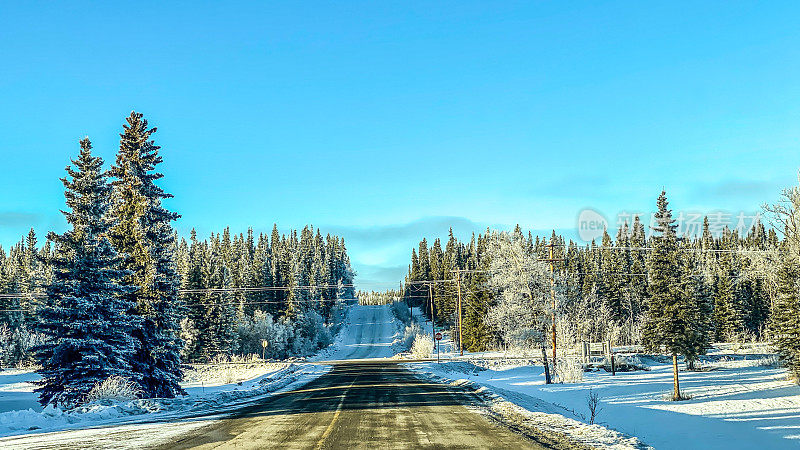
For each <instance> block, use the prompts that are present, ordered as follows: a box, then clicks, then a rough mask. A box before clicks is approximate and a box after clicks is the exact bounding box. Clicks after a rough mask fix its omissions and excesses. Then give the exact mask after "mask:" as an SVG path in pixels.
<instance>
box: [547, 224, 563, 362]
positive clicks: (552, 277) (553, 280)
mask: <svg viewBox="0 0 800 450" xmlns="http://www.w3.org/2000/svg"><path fill="white" fill-rule="evenodd" d="M554 246H555V243H554V242H553V239H552V238H551V239H550V243H549V244H547V245H545V247H548V248H549V249H550V255H549V258H547V259H546V260H545V261H547V262H549V263H550V298H551V299H552V301H553V317H552V319H553V320H552V322H553V326H552V330H551V331H552V336H551V337H552V344H553V367H555V363H556V275H555V268H554V267H553V262H555V261H563V259H561V258H558V259H557V258H554V257H553V247H554Z"/></svg>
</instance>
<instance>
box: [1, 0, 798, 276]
mask: <svg viewBox="0 0 800 450" xmlns="http://www.w3.org/2000/svg"><path fill="white" fill-rule="evenodd" d="M162 3H166V2H144V1H142V2H135V3H130V4H128V5H127V6H123V5H122V4H119V3H116V2H93V3H83V2H58V3H54V2H47V3H45V2H42V3H34V2H2V3H0V61H2V64H1V66H0V154H1V155H2V164H3V171H2V174H3V175H2V176H0V243H2V244H3V245H4V247H6V248H7V247H8V245H9V244H11V243H13V242H14V241H16V240H17V239H18V238H19V237H20V236H21V235H22V234H24V233H25V232H26V231H27V229H28V228H29V227H30V226H33V227H35V228H36V230H37V231H38V232H40V233H41V234H44V232H46V231H47V230H50V229H52V230H61V229H63V227H64V221H63V219H62V218H61V217H60V214H59V213H58V210H59V209H60V208H63V204H64V203H63V201H64V200H63V189H62V186H61V183H60V182H59V181H58V178H59V177H61V176H63V174H64V171H63V169H64V166H65V165H66V164H67V163H68V159H69V158H70V157H73V156H74V155H76V154H77V151H78V139H80V138H81V137H83V136H85V135H88V136H89V137H90V138H91V139H92V140H93V142H94V145H95V149H96V150H97V153H98V154H100V155H101V156H103V157H104V158H105V159H106V161H107V162H111V161H113V155H114V153H115V151H116V149H117V146H118V134H119V132H120V130H121V126H122V123H123V120H124V117H125V116H126V115H127V114H128V113H129V112H130V111H131V110H132V109H135V110H137V111H140V112H143V113H144V114H145V115H146V117H147V118H148V119H149V120H150V122H151V123H152V124H153V125H155V126H157V127H158V128H159V131H158V133H157V134H156V141H157V143H158V144H160V145H161V146H162V147H163V150H162V153H163V156H164V159H165V163H164V165H163V171H164V172H165V173H166V178H165V179H164V183H163V185H164V187H165V188H166V189H167V190H168V191H169V192H172V193H174V194H175V199H174V200H173V201H171V202H170V204H169V206H170V207H171V208H172V209H174V210H177V211H178V212H180V213H181V214H182V215H183V219H181V220H180V222H179V223H178V224H177V225H176V226H177V228H178V230H179V231H180V232H181V233H182V234H186V233H187V232H188V230H189V229H190V228H191V227H193V226H194V227H197V229H198V230H199V232H200V233H202V234H206V233H208V232H210V231H211V230H220V229H221V228H223V227H224V226H226V225H230V226H231V227H232V229H233V230H235V231H243V230H244V229H245V228H246V227H247V226H248V225H252V226H254V227H255V228H256V229H257V230H264V231H268V230H269V229H270V228H271V226H272V223H273V222H277V223H278V224H279V227H280V228H281V229H287V228H289V227H301V226H302V225H303V224H306V223H313V224H314V225H316V226H319V227H321V228H322V230H323V232H326V231H331V232H337V233H341V234H342V235H344V236H345V238H346V239H347V240H348V243H349V247H350V250H351V253H352V258H353V260H354V263H355V266H356V268H357V269H358V271H359V272H360V274H361V276H360V278H359V281H360V282H361V283H362V287H364V288H369V287H375V286H373V285H372V284H371V283H375V282H384V283H386V286H395V285H396V283H397V282H399V281H400V277H401V276H402V272H403V267H404V266H405V265H406V264H407V263H408V255H409V253H410V250H411V247H412V246H413V245H415V243H416V242H417V241H419V239H420V238H421V237H422V235H423V234H424V235H427V236H428V237H432V236H444V235H445V234H446V232H447V227H448V226H449V225H450V224H452V225H454V227H455V231H456V233H457V234H458V235H460V236H467V235H468V234H469V233H470V232H472V231H473V230H474V229H481V228H484V227H485V226H487V225H495V226H501V227H507V226H512V225H513V224H515V223H520V224H521V225H522V226H523V227H525V228H529V229H534V230H546V229H549V228H557V229H559V230H572V229H574V227H575V223H576V217H577V215H578V212H579V211H580V210H581V209H582V208H585V207H592V208H594V209H596V210H597V211H600V212H602V213H603V214H605V215H607V216H608V217H609V218H610V219H611V220H613V217H614V216H615V215H616V214H617V213H618V212H620V211H648V210H650V209H652V207H653V204H654V202H655V197H656V196H657V195H658V193H659V191H660V190H661V188H662V187H665V188H666V189H667V192H668V194H669V196H670V200H671V203H672V206H673V208H675V209H676V210H687V211H689V210H691V211H702V212H711V211H716V210H724V211H731V212H733V213H735V212H738V211H756V210H758V208H759V205H760V204H761V203H763V202H765V201H774V200H775V199H776V198H777V196H778V194H779V190H780V188H782V187H785V186H787V185H790V184H792V183H794V182H796V170H797V168H798V165H800V161H799V159H800V158H798V155H800V152H798V150H800V141H799V140H798V137H800V122H799V121H798V119H800V32H799V31H798V30H800V26H798V21H797V19H798V17H800V4H799V3H797V2H778V1H771V2H755V1H753V2H730V1H725V2H678V1H671V2H660V3H656V2H639V1H632V2H598V1H591V2H583V3H582V2H520V3H514V2H483V3H478V2H466V1H457V2H429V3H418V2H409V1H400V2H385V1H380V2H354V1H348V2H302V3H301V2H284V3H283V4H272V3H269V2H252V3H242V2H169V5H163V4H162Z"/></svg>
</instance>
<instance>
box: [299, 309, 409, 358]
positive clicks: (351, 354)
mask: <svg viewBox="0 0 800 450" xmlns="http://www.w3.org/2000/svg"><path fill="white" fill-rule="evenodd" d="M396 332H397V326H396V325H395V319H394V316H393V315H392V312H391V310H390V309H389V308H388V307H386V306H365V305H364V306H362V305H356V306H352V307H351V308H350V312H349V313H348V315H347V324H346V326H345V328H344V329H343V330H342V332H341V333H340V334H339V335H338V336H337V339H336V342H335V343H334V344H333V345H332V346H331V347H330V348H329V349H327V350H326V351H323V352H321V353H320V354H319V355H317V356H316V357H314V358H311V360H312V361H340V360H354V359H370V358H389V357H391V356H392V355H393V352H392V341H393V340H394V338H395V333H396Z"/></svg>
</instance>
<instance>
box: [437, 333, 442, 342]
mask: <svg viewBox="0 0 800 450" xmlns="http://www.w3.org/2000/svg"><path fill="white" fill-rule="evenodd" d="M441 339H442V333H438V332H437V333H436V340H437V341H439V340H441Z"/></svg>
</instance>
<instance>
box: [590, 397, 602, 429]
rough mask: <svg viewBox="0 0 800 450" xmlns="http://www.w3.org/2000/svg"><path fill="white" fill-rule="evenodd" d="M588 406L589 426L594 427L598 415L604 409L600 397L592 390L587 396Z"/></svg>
mask: <svg viewBox="0 0 800 450" xmlns="http://www.w3.org/2000/svg"><path fill="white" fill-rule="evenodd" d="M586 406H588V407H589V425H594V421H595V419H597V415H598V414H600V411H602V410H603V408H601V407H600V395H599V394H598V393H597V392H595V391H594V390H592V389H589V393H588V394H586Z"/></svg>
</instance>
